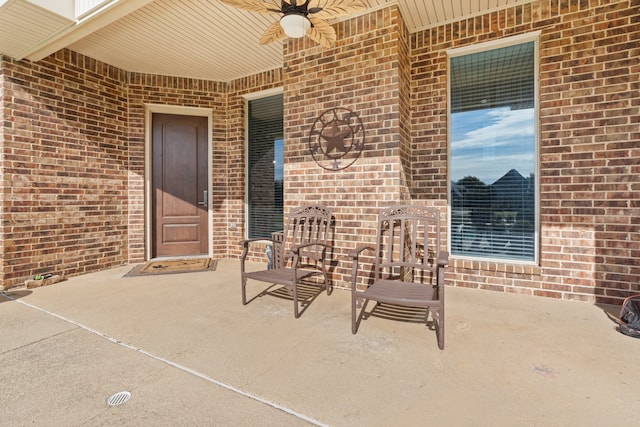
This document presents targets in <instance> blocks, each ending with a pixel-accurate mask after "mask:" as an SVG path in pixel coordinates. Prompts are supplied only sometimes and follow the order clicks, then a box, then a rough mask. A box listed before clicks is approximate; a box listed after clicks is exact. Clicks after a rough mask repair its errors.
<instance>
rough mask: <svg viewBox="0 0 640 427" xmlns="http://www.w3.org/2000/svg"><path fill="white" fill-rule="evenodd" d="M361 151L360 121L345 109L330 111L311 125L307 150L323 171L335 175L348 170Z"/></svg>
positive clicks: (362, 143) (362, 132) (362, 139)
mask: <svg viewBox="0 0 640 427" xmlns="http://www.w3.org/2000/svg"><path fill="white" fill-rule="evenodd" d="M363 149H364V126H363V125H362V120H361V119H360V117H359V116H358V113H355V112H353V111H351V110H349V109H347V108H342V107H338V108H332V109H329V110H327V111H325V112H324V113H322V114H321V115H320V116H318V118H317V119H316V120H315V121H314V122H313V126H311V131H310V132H309V150H310V152H311V155H312V156H313V159H314V160H315V161H316V163H317V164H318V165H319V166H320V167H321V168H323V169H327V170H331V171H337V170H340V169H345V168H347V167H349V166H351V165H352V164H353V163H354V162H355V161H356V160H357V159H358V157H360V154H361V153H362V150H363Z"/></svg>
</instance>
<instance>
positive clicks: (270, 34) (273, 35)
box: [260, 21, 287, 44]
mask: <svg viewBox="0 0 640 427" xmlns="http://www.w3.org/2000/svg"><path fill="white" fill-rule="evenodd" d="M286 36H287V35H286V34H285V33H284V30H283V29H282V27H281V26H280V21H276V22H274V23H273V24H271V25H269V27H268V28H267V29H266V30H265V32H264V34H262V37H261V38H260V44H268V43H273V42H277V41H278V40H281V39H283V38H285V37H286Z"/></svg>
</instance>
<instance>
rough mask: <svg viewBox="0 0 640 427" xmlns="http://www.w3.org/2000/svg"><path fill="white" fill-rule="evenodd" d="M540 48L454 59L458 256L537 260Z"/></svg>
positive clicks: (453, 199) (454, 243)
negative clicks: (537, 55)
mask: <svg viewBox="0 0 640 427" xmlns="http://www.w3.org/2000/svg"><path fill="white" fill-rule="evenodd" d="M534 47H535V44H534V42H528V43H523V44H519V45H514V46H508V47H504V48H499V49H493V50H487V51H484V52H478V53H473V54H468V55H463V56H456V57H452V58H450V105H451V107H450V108H451V112H450V113H451V115H450V119H451V120H450V129H449V132H450V159H451V164H450V178H451V182H450V188H451V191H450V195H449V197H450V205H451V216H450V221H451V228H450V230H451V253H452V255H462V256H470V257H474V258H498V259H510V260H511V259H512V260H526V261H534V260H535V248H536V244H535V230H536V218H535V212H536V208H535V206H536V186H535V170H536V158H535V153H536V137H535V127H534V126H535V98H534V94H535V68H534V67H535V52H534Z"/></svg>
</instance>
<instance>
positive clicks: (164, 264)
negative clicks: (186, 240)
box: [125, 258, 217, 277]
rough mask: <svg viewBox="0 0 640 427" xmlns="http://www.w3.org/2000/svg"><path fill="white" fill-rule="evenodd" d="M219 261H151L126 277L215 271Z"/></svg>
mask: <svg viewBox="0 0 640 427" xmlns="http://www.w3.org/2000/svg"><path fill="white" fill-rule="evenodd" d="M216 266H217V261H216V260H213V259H211V258H185V259H167V260H157V261H149V262H148V263H146V264H142V265H138V266H136V267H134V268H133V270H131V271H130V272H128V273H127V274H125V276H129V277H131V276H153V275H157V274H175V273H194V272H197V271H215V269H216Z"/></svg>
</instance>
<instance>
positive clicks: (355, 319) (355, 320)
mask: <svg viewBox="0 0 640 427" xmlns="http://www.w3.org/2000/svg"><path fill="white" fill-rule="evenodd" d="M357 303H358V298H356V297H353V298H352V300H351V333H353V334H355V333H356V332H358V328H359V327H360V322H361V321H362V317H363V316H364V313H365V310H366V309H367V304H369V300H368V299H365V300H364V302H363V303H362V308H361V309H360V313H357V307H358V304H357ZM356 313H357V315H356Z"/></svg>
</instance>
